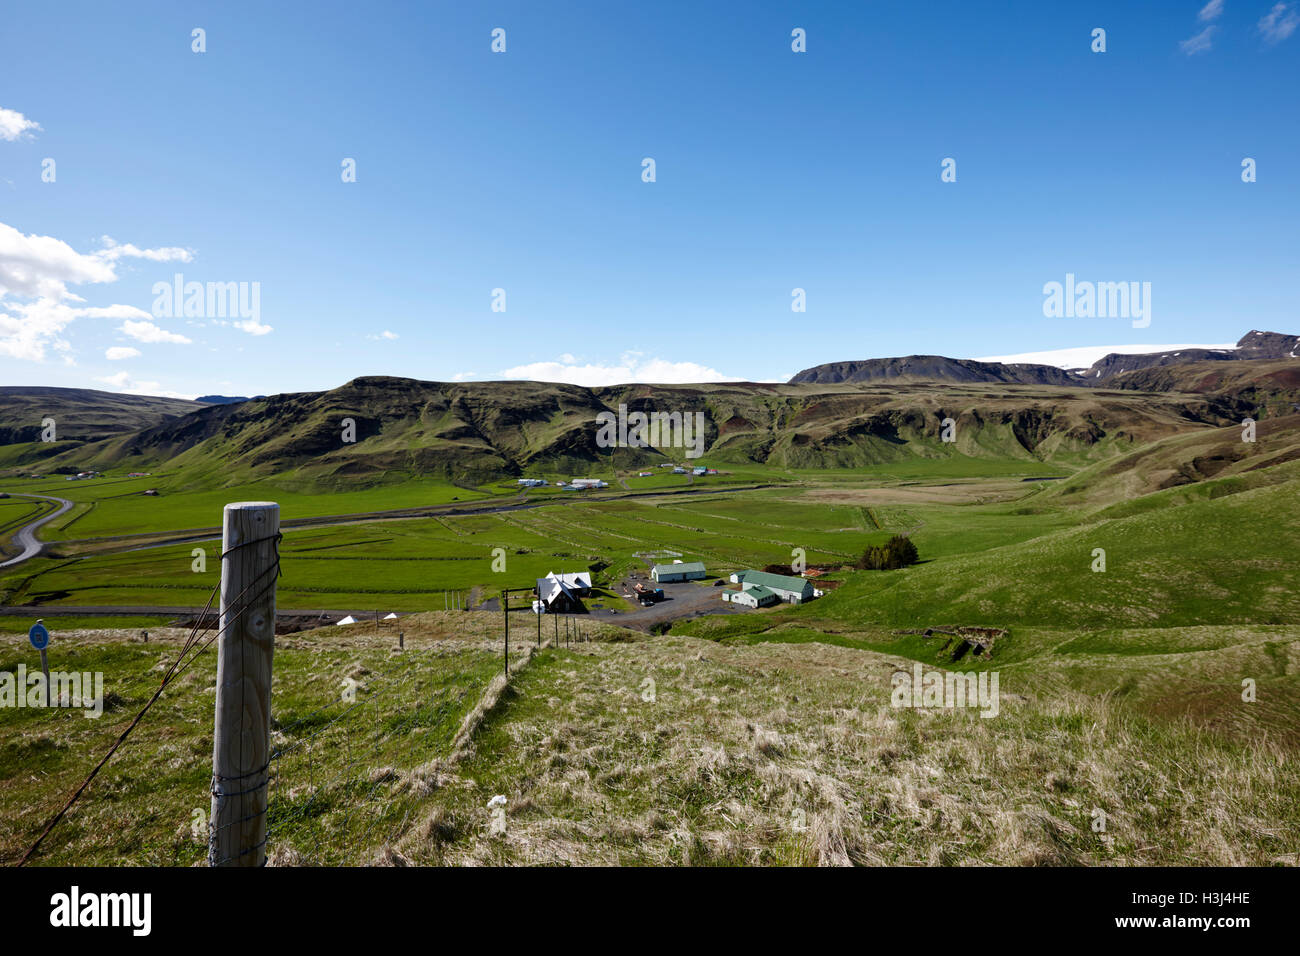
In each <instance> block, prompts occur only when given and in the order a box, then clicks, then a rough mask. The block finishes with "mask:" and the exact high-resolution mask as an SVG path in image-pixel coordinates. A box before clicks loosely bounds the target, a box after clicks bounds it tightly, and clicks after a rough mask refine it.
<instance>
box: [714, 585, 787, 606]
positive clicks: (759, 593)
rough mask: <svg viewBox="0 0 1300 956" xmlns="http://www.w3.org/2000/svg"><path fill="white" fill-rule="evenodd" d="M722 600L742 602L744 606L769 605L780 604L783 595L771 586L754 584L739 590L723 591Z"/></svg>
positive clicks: (734, 602) (729, 602) (732, 602)
mask: <svg viewBox="0 0 1300 956" xmlns="http://www.w3.org/2000/svg"><path fill="white" fill-rule="evenodd" d="M722 600H723V601H725V602H726V603H728V604H740V605H742V606H744V607H767V606H768V605H769V604H779V603H780V602H781V597H780V595H778V594H777V593H776V592H775V591H773V590H772V589H771V588H765V587H763V585H761V584H753V585H750V586H749V587H747V588H741V589H740V590H739V591H732V590H726V591H723V592H722Z"/></svg>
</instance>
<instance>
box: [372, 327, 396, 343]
mask: <svg viewBox="0 0 1300 956" xmlns="http://www.w3.org/2000/svg"><path fill="white" fill-rule="evenodd" d="M366 338H368V339H371V340H373V341H376V342H377V341H379V340H380V339H384V340H385V341H387V342H393V341H396V340H397V338H398V335H397V333H396V332H389V331H388V330H387V329H385V330H384V331H382V332H380V333H379V334H378V335H367V336H366Z"/></svg>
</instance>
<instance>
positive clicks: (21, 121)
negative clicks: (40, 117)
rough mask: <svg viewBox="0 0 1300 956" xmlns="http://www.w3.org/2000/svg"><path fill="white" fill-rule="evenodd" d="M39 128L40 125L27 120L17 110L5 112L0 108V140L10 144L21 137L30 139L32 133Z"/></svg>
mask: <svg viewBox="0 0 1300 956" xmlns="http://www.w3.org/2000/svg"><path fill="white" fill-rule="evenodd" d="M40 128H41V124H40V123H37V122H35V121H34V120H29V119H28V118H27V117H26V116H24V115H23V114H22V113H19V112H18V111H17V110H7V109H5V108H4V107H2V106H0V139H3V140H8V141H9V142H11V143H12V142H13V141H14V140H17V139H22V138H23V137H26V138H28V139H31V136H32V131H33V130H38V129H40Z"/></svg>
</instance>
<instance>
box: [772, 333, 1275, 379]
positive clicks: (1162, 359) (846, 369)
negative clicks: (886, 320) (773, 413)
mask: <svg viewBox="0 0 1300 956" xmlns="http://www.w3.org/2000/svg"><path fill="white" fill-rule="evenodd" d="M1298 351H1300V336H1296V335H1287V334H1283V333H1281V332H1260V331H1258V330H1255V329H1251V330H1250V331H1249V332H1247V333H1246V334H1245V335H1243V336H1242V337H1241V339H1240V341H1238V342H1237V346H1236V348H1235V349H1181V350H1179V351H1171V352H1150V353H1146V354H1141V355H1134V354H1130V353H1124V352H1112V353H1110V354H1109V355H1106V356H1103V357H1102V358H1100V359H1098V360H1097V361H1096V362H1094V363H1093V364H1092V365H1091V366H1089V367H1088V368H1087V369H1073V370H1066V369H1060V368H1057V367H1056V366H1054V365H1032V364H1005V363H1002V362H979V361H976V360H974V359H952V358H945V357H944V356H942V355H909V356H906V357H904V358H876V359H864V360H860V361H851V362H830V363H827V364H825V365H817V366H814V367H813V368H808V369H804V370H803V371H802V372H799V373H797V374H796V375H795V376H794V377H793V378H791V379H790V382H791V383H800V382H814V383H835V384H838V383H842V382H878V381H891V382H894V381H902V382H913V381H933V382H998V383H1015V384H1024V385H1064V386H1069V385H1102V384H1105V385H1117V384H1119V382H1118V381H1112V380H1116V379H1120V378H1121V377H1128V378H1126V379H1125V380H1126V381H1136V380H1134V379H1132V376H1133V374H1134V373H1136V372H1141V371H1144V370H1150V369H1165V368H1175V369H1181V368H1182V367H1184V366H1188V365H1192V364H1197V365H1204V364H1205V363H1209V362H1214V363H1228V362H1231V363H1236V362H1243V361H1244V362H1257V361H1265V360H1269V361H1281V362H1284V363H1290V364H1291V365H1292V366H1293V367H1296V368H1300V360H1298V359H1297V352H1298ZM1142 381H1143V382H1144V384H1140V385H1139V384H1134V385H1128V386H1121V387H1132V388H1142V389H1156V390H1161V391H1166V390H1172V389H1173V388H1175V385H1174V384H1173V383H1176V382H1177V381H1178V376H1177V373H1175V374H1174V376H1172V377H1170V378H1162V377H1159V376H1156V377H1151V378H1147V379H1143V380H1142Z"/></svg>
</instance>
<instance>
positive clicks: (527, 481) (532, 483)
mask: <svg viewBox="0 0 1300 956" xmlns="http://www.w3.org/2000/svg"><path fill="white" fill-rule="evenodd" d="M515 484H517V485H519V487H521V488H541V487H544V486H545V485H546V479H545V478H520V479H519V480H518V481H516V482H515Z"/></svg>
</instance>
